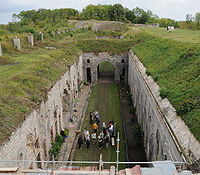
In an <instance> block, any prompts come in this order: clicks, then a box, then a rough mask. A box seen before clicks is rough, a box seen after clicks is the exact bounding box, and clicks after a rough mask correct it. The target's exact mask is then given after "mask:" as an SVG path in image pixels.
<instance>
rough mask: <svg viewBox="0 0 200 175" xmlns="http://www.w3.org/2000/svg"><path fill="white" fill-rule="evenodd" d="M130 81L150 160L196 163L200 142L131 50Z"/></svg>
mask: <svg viewBox="0 0 200 175" xmlns="http://www.w3.org/2000/svg"><path fill="white" fill-rule="evenodd" d="M128 84H129V86H130V89H131V93H132V95H133V96H132V98H133V102H134V106H135V107H136V114H137V117H138V122H139V124H140V125H141V127H142V129H143V132H144V147H145V151H146V154H147V157H148V159H149V160H165V159H168V160H169V159H170V160H173V161H182V160H184V155H186V154H187V153H188V146H189V148H190V150H191V151H190V153H189V154H188V159H189V160H190V161H191V162H195V160H198V159H199V157H200V149H199V148H200V144H199V142H198V141H197V140H196V139H195V137H194V136H193V134H192V133H191V132H190V131H189V129H188V127H187V126H186V124H185V123H184V122H183V121H182V119H181V118H180V117H179V116H177V114H176V110H175V109H174V108H173V106H172V105H171V104H170V102H169V101H168V99H166V98H165V99H162V98H161V97H160V96H159V95H160V94H159V89H160V88H159V86H158V85H157V83H156V82H155V81H154V80H153V79H152V77H151V76H147V75H146V68H145V67H144V66H143V64H142V63H141V62H140V60H139V59H138V57H137V56H136V55H135V54H134V53H133V52H132V51H131V50H130V51H129V52H128Z"/></svg>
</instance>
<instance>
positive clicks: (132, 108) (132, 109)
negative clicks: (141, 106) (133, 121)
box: [129, 105, 135, 114]
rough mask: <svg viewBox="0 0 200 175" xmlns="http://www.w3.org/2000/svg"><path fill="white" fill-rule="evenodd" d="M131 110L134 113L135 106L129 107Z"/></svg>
mask: <svg viewBox="0 0 200 175" xmlns="http://www.w3.org/2000/svg"><path fill="white" fill-rule="evenodd" d="M129 111H130V112H131V113H132V114H134V113H135V107H134V106H133V105H132V106H130V107H129Z"/></svg>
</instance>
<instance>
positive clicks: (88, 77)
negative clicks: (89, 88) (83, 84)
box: [86, 68, 91, 83]
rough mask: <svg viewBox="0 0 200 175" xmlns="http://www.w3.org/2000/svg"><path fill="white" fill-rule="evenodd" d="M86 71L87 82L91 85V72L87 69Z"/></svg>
mask: <svg viewBox="0 0 200 175" xmlns="http://www.w3.org/2000/svg"><path fill="white" fill-rule="evenodd" d="M86 71H87V82H89V83H91V70H90V68H87V69H86Z"/></svg>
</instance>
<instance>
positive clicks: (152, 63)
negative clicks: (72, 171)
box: [132, 29, 200, 141]
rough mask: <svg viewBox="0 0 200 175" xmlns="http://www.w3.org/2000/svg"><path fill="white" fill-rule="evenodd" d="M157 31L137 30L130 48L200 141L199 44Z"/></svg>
mask: <svg viewBox="0 0 200 175" xmlns="http://www.w3.org/2000/svg"><path fill="white" fill-rule="evenodd" d="M148 30H149V29H148ZM158 35H159V34H155V35H152V33H151V34H149V33H148V34H147V33H140V34H139V35H137V36H136V37H135V40H136V42H138V44H137V45H135V46H134V47H132V49H133V51H134V52H135V53H136V55H137V56H138V57H139V58H140V60H141V61H142V62H143V64H144V65H145V66H146V67H147V71H148V73H149V74H150V75H151V76H152V77H153V78H154V79H155V80H156V81H157V83H158V84H159V85H160V87H161V93H162V94H164V95H165V96H166V97H167V98H168V99H169V101H170V102H171V103H172V105H173V106H174V107H175V109H176V111H177V113H178V115H180V116H181V118H182V119H183V120H184V121H185V122H186V124H187V126H188V127H189V128H190V130H191V131H192V132H193V134H194V135H195V137H196V138H197V139H198V140H199V141H200V127H199V124H200V117H199V116H200V110H199V109H200V46H199V44H195V43H193V42H182V41H173V40H172V39H166V38H165V37H158ZM186 41H189V40H186Z"/></svg>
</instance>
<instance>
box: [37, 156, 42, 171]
mask: <svg viewBox="0 0 200 175" xmlns="http://www.w3.org/2000/svg"><path fill="white" fill-rule="evenodd" d="M37 161H41V159H40V153H38V155H37ZM37 167H38V168H42V164H41V162H37Z"/></svg>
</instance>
